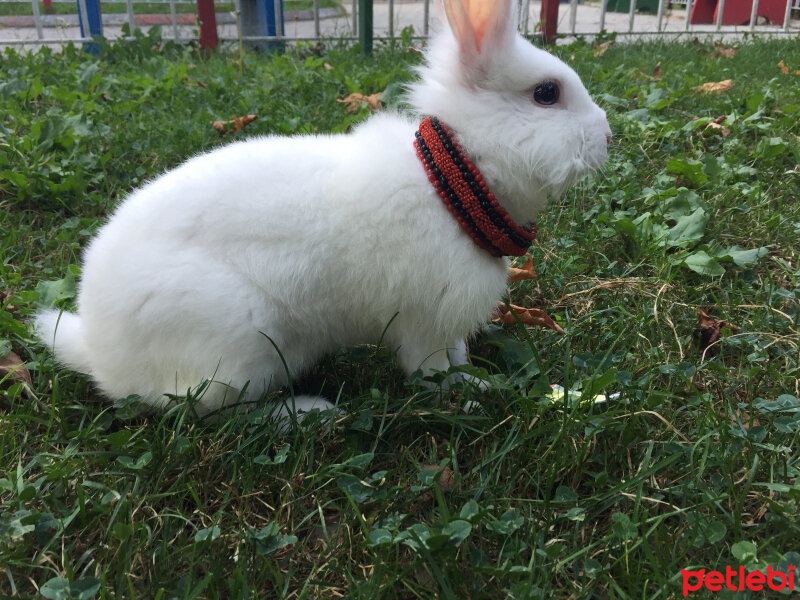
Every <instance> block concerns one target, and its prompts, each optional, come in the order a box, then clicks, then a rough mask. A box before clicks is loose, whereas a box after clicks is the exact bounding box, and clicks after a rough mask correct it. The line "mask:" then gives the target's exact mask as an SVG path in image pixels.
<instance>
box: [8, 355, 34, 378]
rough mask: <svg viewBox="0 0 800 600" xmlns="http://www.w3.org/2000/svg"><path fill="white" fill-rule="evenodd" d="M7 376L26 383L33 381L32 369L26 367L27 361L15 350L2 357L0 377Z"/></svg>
mask: <svg viewBox="0 0 800 600" xmlns="http://www.w3.org/2000/svg"><path fill="white" fill-rule="evenodd" d="M6 376H9V377H11V379H16V380H17V381H22V382H24V383H33V382H32V381H31V373H30V371H28V369H26V368H25V363H24V362H23V361H22V359H21V358H20V357H19V356H18V355H17V354H16V353H15V352H9V353H8V356H6V357H4V358H0V379H3V378H5V377H6Z"/></svg>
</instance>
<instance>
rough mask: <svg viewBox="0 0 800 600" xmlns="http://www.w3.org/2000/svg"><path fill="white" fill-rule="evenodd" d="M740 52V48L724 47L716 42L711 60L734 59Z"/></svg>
mask: <svg viewBox="0 0 800 600" xmlns="http://www.w3.org/2000/svg"><path fill="white" fill-rule="evenodd" d="M738 52H739V46H723V45H722V44H720V43H719V42H714V49H713V50H712V51H711V54H710V56H711V58H733V57H734V56H736V54H737V53H738Z"/></svg>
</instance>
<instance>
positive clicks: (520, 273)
mask: <svg viewBox="0 0 800 600" xmlns="http://www.w3.org/2000/svg"><path fill="white" fill-rule="evenodd" d="M525 256H527V257H528V260H526V261H525V264H524V265H522V266H521V267H509V269H508V282H509V283H514V282H515V281H524V280H526V279H534V278H535V277H536V271H535V270H534V269H533V257H532V256H531V255H530V254H526V255H525Z"/></svg>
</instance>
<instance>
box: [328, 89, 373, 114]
mask: <svg viewBox="0 0 800 600" xmlns="http://www.w3.org/2000/svg"><path fill="white" fill-rule="evenodd" d="M336 101H337V102H342V103H344V104H346V105H347V110H348V111H349V112H356V111H357V110H358V108H359V107H360V106H361V103H362V102H366V103H367V106H369V109H370V110H380V108H381V92H376V93H374V94H370V95H369V96H365V95H364V94H355V93H353V94H350V95H349V96H347V97H346V98H337V99H336Z"/></svg>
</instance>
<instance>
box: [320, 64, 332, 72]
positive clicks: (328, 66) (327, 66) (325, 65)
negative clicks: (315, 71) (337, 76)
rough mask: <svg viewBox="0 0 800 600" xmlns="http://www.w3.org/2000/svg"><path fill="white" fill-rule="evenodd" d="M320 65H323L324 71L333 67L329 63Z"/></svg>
mask: <svg viewBox="0 0 800 600" xmlns="http://www.w3.org/2000/svg"><path fill="white" fill-rule="evenodd" d="M322 66H323V67H325V70H326V71H330V70H332V69H333V65H332V64H331V63H322Z"/></svg>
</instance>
